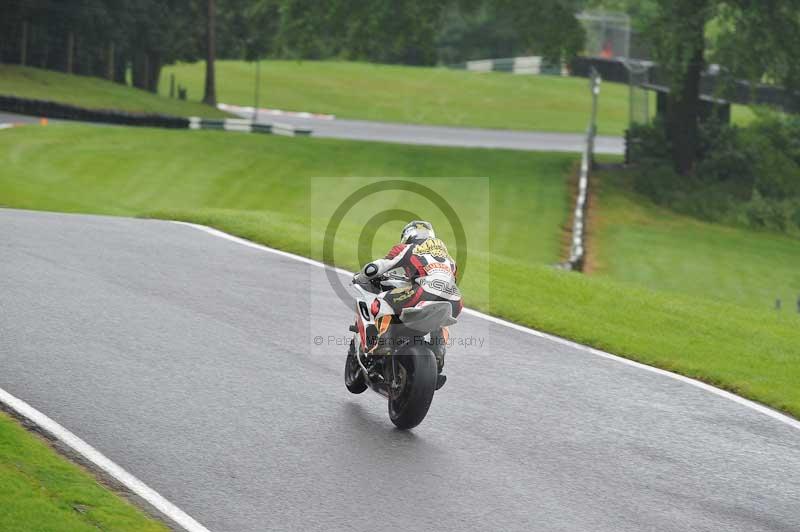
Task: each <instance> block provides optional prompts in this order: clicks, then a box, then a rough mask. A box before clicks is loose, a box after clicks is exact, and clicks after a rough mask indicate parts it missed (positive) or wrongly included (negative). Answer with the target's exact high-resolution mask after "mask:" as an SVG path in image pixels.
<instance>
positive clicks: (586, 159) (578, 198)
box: [564, 70, 602, 271]
mask: <svg viewBox="0 0 800 532" xmlns="http://www.w3.org/2000/svg"><path fill="white" fill-rule="evenodd" d="M589 81H590V84H589V86H590V89H591V92H592V114H591V118H590V119H589V127H588V128H587V130H586V141H585V144H584V147H583V152H582V154H581V168H580V175H579V176H578V187H577V193H576V194H575V209H574V211H573V214H572V238H571V240H570V248H569V258H568V259H567V262H566V264H564V267H565V268H566V269H568V270H573V271H583V267H584V264H585V261H586V217H587V210H588V206H589V175H590V174H591V171H592V165H593V161H594V140H595V137H596V136H597V103H598V99H599V97H600V83H601V82H602V78H601V77H600V74H599V73H598V72H597V71H596V70H593V71H592V73H591V77H590V78H589Z"/></svg>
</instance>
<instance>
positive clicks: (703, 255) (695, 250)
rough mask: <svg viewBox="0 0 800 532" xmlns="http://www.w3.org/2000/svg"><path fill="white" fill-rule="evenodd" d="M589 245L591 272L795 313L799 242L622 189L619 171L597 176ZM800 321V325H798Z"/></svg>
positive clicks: (623, 180) (799, 292)
mask: <svg viewBox="0 0 800 532" xmlns="http://www.w3.org/2000/svg"><path fill="white" fill-rule="evenodd" d="M599 179H600V181H601V186H600V190H601V191H600V194H599V196H598V204H597V205H596V206H595V207H594V212H595V213H597V223H596V224H595V226H594V227H593V228H592V234H593V237H592V240H591V246H590V248H591V249H593V250H594V252H595V259H596V273H597V274H599V275H604V276H608V277H609V278H611V279H615V280H619V281H625V282H632V283H636V284H640V285H643V286H647V287H650V288H655V289H658V290H664V291H670V292H678V293H683V294H688V295H698V296H701V297H705V298H709V299H716V300H720V301H731V302H735V303H737V304H740V305H745V306H750V307H753V308H760V309H762V310H769V309H772V308H774V306H775V300H776V299H781V300H782V301H783V304H784V305H785V307H787V308H785V309H784V312H788V313H795V314H796V313H797V308H796V302H797V299H798V297H800V269H798V268H797V265H798V264H800V240H798V239H796V238H792V237H788V236H784V235H779V234H772V233H764V232H755V231H749V230H745V229H737V228H732V227H726V226H722V225H717V224H710V223H704V222H701V221H698V220H695V219H693V218H689V217H686V216H681V215H678V214H675V213H673V212H671V211H669V210H666V209H663V208H659V207H657V206H655V205H653V204H652V203H650V202H648V201H647V200H646V199H644V198H641V197H639V196H636V195H634V194H632V193H629V192H627V190H629V189H630V185H628V184H627V179H626V175H625V173H624V172H622V171H617V172H614V171H608V172H603V173H601V174H599ZM798 325H800V324H798Z"/></svg>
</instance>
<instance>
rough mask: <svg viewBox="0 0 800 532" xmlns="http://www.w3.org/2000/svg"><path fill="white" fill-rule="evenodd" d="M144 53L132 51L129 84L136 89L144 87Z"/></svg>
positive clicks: (145, 86) (145, 76)
mask: <svg viewBox="0 0 800 532" xmlns="http://www.w3.org/2000/svg"><path fill="white" fill-rule="evenodd" d="M145 57H146V54H145V53H144V52H141V51H137V52H134V54H133V64H132V65H131V84H132V85H133V86H134V87H136V88H137V89H146V88H147V85H146V78H147V75H146V74H145V70H146V66H147V65H146V60H145Z"/></svg>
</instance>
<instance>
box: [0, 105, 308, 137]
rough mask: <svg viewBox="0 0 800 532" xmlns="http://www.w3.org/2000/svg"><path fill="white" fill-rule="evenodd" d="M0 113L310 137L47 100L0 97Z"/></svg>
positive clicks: (286, 128) (283, 129)
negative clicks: (84, 106) (88, 107)
mask: <svg viewBox="0 0 800 532" xmlns="http://www.w3.org/2000/svg"><path fill="white" fill-rule="evenodd" d="M0 111H7V112H10V113H16V114H20V115H28V116H39V117H43V118H56V119H60V120H77V121H80V122H93V123H100V124H116V125H120V126H143V127H161V128H170V129H218V130H225V131H240V132H246V133H274V134H276V135H284V136H290V137H295V136H309V135H311V133H312V131H311V129H309V128H299V127H294V126H291V125H289V124H279V123H274V124H265V123H257V124H254V123H253V122H252V121H251V120H247V119H241V118H225V119H212V118H200V117H190V118H182V117H177V116H168V115H158V114H140V113H128V112H125V111H112V110H104V109H85V108H83V107H77V106H75V105H69V104H65V103H59V102H50V101H47V100H32V99H29V98H19V97H17V96H1V95H0Z"/></svg>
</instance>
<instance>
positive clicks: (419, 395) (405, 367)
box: [389, 346, 438, 429]
mask: <svg viewBox="0 0 800 532" xmlns="http://www.w3.org/2000/svg"><path fill="white" fill-rule="evenodd" d="M394 356H396V357H397V369H398V372H399V373H400V375H399V377H400V381H401V387H400V389H399V390H398V391H397V392H394V393H396V395H394V393H393V397H392V398H391V399H389V418H391V420H392V423H394V424H395V426H397V428H399V429H411V428H414V427H416V426H417V425H419V424H420V423H422V420H423V419H425V415H426V414H427V413H428V409H429V408H430V406H431V401H433V392H435V391H436V376H437V374H438V372H437V371H436V357H434V356H433V352H431V350H430V349H428V348H427V347H424V346H413V347H410V348H408V349H406V350H404V351H402V353H401V354H399V355H394Z"/></svg>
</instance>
